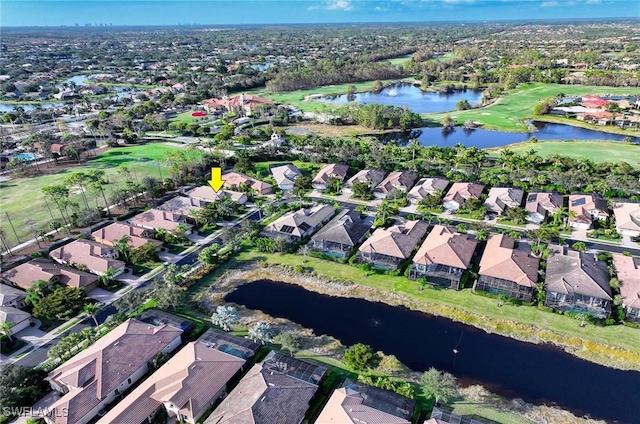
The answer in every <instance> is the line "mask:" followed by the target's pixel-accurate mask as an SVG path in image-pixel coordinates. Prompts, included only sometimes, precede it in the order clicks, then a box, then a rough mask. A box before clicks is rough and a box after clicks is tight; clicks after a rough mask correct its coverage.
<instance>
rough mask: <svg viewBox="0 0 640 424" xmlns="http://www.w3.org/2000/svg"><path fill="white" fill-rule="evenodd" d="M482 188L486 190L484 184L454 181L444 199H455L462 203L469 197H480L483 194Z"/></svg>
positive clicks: (448, 200)
mask: <svg viewBox="0 0 640 424" xmlns="http://www.w3.org/2000/svg"><path fill="white" fill-rule="evenodd" d="M482 190H484V186H483V185H482V184H476V183H453V185H452V186H451V188H450V189H449V191H448V192H447V194H446V195H445V196H444V199H442V200H443V202H450V201H455V202H457V203H459V204H462V203H464V201H465V200H467V199H479V198H480V195H481V194H482Z"/></svg>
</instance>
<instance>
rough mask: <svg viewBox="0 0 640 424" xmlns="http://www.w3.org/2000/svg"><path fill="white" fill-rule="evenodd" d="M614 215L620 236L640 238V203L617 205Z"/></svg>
mask: <svg viewBox="0 0 640 424" xmlns="http://www.w3.org/2000/svg"><path fill="white" fill-rule="evenodd" d="M613 214H614V215H615V217H616V231H617V232H618V233H619V234H621V235H623V236H630V237H640V203H616V205H615V206H614V207H613Z"/></svg>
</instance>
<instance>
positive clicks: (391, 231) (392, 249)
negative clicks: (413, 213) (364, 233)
mask: <svg viewBox="0 0 640 424" xmlns="http://www.w3.org/2000/svg"><path fill="white" fill-rule="evenodd" d="M428 228H429V224H428V223H427V222H425V221H421V220H416V221H407V222H405V223H404V224H402V225H393V226H391V227H389V228H378V229H377V230H375V231H374V232H373V234H372V235H371V236H370V237H369V238H368V239H366V240H365V242H364V243H362V246H360V248H359V249H358V260H359V262H366V263H369V264H371V265H372V266H373V267H374V268H379V269H391V270H393V269H396V268H397V267H398V265H400V263H401V262H402V261H404V260H405V259H408V258H409V257H410V256H411V253H412V252H413V249H414V248H415V247H416V245H417V244H418V243H419V242H420V240H422V238H423V237H424V235H425V234H426V233H427V229H428Z"/></svg>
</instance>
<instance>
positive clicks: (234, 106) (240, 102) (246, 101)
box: [204, 93, 273, 116]
mask: <svg viewBox="0 0 640 424" xmlns="http://www.w3.org/2000/svg"><path fill="white" fill-rule="evenodd" d="M270 105H273V102H272V101H271V100H269V99H266V98H264V97H260V96H254V95H253V94H244V93H242V94H238V95H236V96H232V97H227V96H224V97H222V98H220V99H216V98H213V99H208V100H205V101H204V108H205V110H206V111H207V112H213V111H218V110H219V111H228V112H235V113H237V114H238V115H240V116H251V115H252V114H253V112H254V110H255V109H256V108H260V107H262V108H264V107H268V106H270Z"/></svg>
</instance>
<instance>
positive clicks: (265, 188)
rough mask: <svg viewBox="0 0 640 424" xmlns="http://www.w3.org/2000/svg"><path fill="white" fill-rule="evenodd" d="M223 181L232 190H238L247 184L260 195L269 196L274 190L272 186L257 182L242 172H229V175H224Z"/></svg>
mask: <svg viewBox="0 0 640 424" xmlns="http://www.w3.org/2000/svg"><path fill="white" fill-rule="evenodd" d="M222 179H223V180H224V186H225V187H228V188H230V189H236V190H237V189H238V188H239V187H240V186H241V185H242V184H245V185H248V186H249V187H251V188H252V189H254V190H255V191H256V192H257V193H258V194H267V193H270V192H271V191H272V190H273V186H272V185H271V184H267V183H264V182H262V181H260V180H256V179H255V178H251V177H249V176H247V175H245V174H241V173H240V172H229V173H228V174H224V175H223V176H222Z"/></svg>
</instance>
